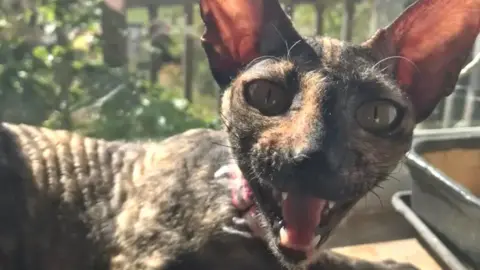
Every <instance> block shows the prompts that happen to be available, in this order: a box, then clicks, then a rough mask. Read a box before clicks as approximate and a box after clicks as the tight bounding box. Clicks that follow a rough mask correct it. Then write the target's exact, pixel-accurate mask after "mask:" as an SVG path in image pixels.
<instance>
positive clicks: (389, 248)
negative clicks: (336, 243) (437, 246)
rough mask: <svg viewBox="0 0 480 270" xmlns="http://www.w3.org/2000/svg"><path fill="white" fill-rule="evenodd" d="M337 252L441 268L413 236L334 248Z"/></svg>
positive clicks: (431, 269)
mask: <svg viewBox="0 0 480 270" xmlns="http://www.w3.org/2000/svg"><path fill="white" fill-rule="evenodd" d="M333 251H336V252H338V253H341V254H344V255H347V256H351V257H356V258H361V259H365V260H369V261H382V260H387V259H392V260H395V261H398V262H409V263H411V264H413V265H415V266H417V267H418V268H420V269H421V270H442V268H441V267H440V266H439V265H438V264H437V263H436V262H435V260H434V259H433V258H432V257H431V256H430V255H429V254H428V252H427V251H426V250H425V249H424V248H423V247H422V245H421V244H420V243H419V242H418V241H417V240H416V239H414V238H412V239H405V240H397V241H390V242H381V243H372V244H363V245H356V246H347V247H340V248H334V249H333Z"/></svg>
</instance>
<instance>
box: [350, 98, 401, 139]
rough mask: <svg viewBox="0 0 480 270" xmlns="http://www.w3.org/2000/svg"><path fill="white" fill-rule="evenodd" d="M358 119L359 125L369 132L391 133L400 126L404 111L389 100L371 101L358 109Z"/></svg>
mask: <svg viewBox="0 0 480 270" xmlns="http://www.w3.org/2000/svg"><path fill="white" fill-rule="evenodd" d="M356 119H357V122H358V124H359V125H360V126H361V127H362V128H363V129H365V130H367V131H369V132H373V133H383V132H389V131H392V130H394V129H395V128H396V127H397V126H398V125H399V124H400V122H401V119H402V110H401V109H400V108H399V107H398V106H397V105H396V104H395V103H393V102H391V101H388V100H376V101H369V102H366V103H363V104H362V105H361V106H360V107H359V108H358V109H357V111H356Z"/></svg>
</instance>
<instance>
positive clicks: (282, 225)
mask: <svg viewBox="0 0 480 270" xmlns="http://www.w3.org/2000/svg"><path fill="white" fill-rule="evenodd" d="M458 2H459V1H454V0H450V1H448V0H423V1H418V2H417V3H415V4H413V5H412V6H411V7H410V8H409V9H407V10H406V11H405V12H404V13H403V14H402V15H401V16H400V17H399V18H398V19H397V20H396V21H395V22H394V23H393V24H391V25H390V26H388V27H387V28H385V29H381V30H379V32H377V33H376V34H375V35H374V36H373V37H372V38H371V39H369V40H368V41H366V42H365V43H364V44H362V45H353V44H347V43H344V42H341V41H337V40H334V39H329V38H322V39H320V40H319V41H315V40H313V39H306V38H302V37H300V36H299V35H298V33H297V32H296V31H295V29H294V28H293V25H292V23H291V21H290V20H289V19H288V17H287V16H286V15H285V13H284V12H283V10H282V9H281V7H280V4H279V3H278V2H277V1H275V0H217V1H215V0H201V1H200V11H201V15H202V20H203V21H204V23H205V28H206V32H205V34H204V36H203V38H202V43H203V46H204V49H205V52H206V55H207V58H208V61H209V65H210V68H211V70H212V75H213V77H214V78H215V79H216V81H217V83H218V84H219V85H220V86H221V88H222V89H224V95H223V104H222V116H223V120H224V123H225V130H224V131H217V130H209V129H194V130H190V131H187V132H184V133H182V134H178V135H175V136H172V137H171V138H168V139H166V140H163V141H161V142H155V141H145V142H123V141H105V140H101V139H95V138H88V137H83V136H81V135H79V134H76V133H72V132H67V131H62V130H50V129H46V128H39V127H32V126H28V125H15V124H10V123H2V125H1V127H0V181H1V188H0V198H1V202H0V216H1V217H2V219H1V220H2V222H1V223H0V269H2V270H3V269H6V270H9V269H28V270H37V269H38V270H47V269H48V270H56V269H72V270H75V269H79V270H80V269H82V270H83V269H96V270H97V269H98V270H106V269H112V270H118V269H122V270H133V269H136V270H139V269H142V270H154V269H155V270H160V269H161V270H184V269H213V270H220V269H231V270H240V269H251V270H263V269H272V270H293V269H310V270H320V269H328V270H336V269H352V270H355V269H378V270H382V269H383V270H386V269H399V270H400V269H416V268H415V267H414V266H412V265H410V264H408V263H406V264H402V263H395V262H393V261H385V262H378V263H377V262H368V261H364V260H360V259H354V258H349V257H346V256H343V255H340V254H336V253H333V252H331V251H327V250H323V249H322V243H323V242H324V241H325V240H326V239H327V238H328V235H329V234H330V233H331V231H332V230H333V228H334V227H335V225H336V224H337V223H338V222H339V221H340V219H341V218H342V217H343V216H344V215H345V213H346V212H347V211H348V210H349V209H350V208H351V207H352V205H353V204H354V203H355V202H356V201H357V200H358V199H359V198H361V197H362V196H363V195H365V194H366V193H367V192H368V191H369V190H370V189H371V188H372V187H374V186H375V185H377V184H378V183H379V182H381V181H383V180H384V179H385V177H387V176H388V174H389V173H390V172H391V170H392V169H393V168H394V167H395V166H396V165H397V163H398V162H399V160H400V159H401V158H402V157H403V155H404V153H405V152H406V151H408V149H409V147H410V142H411V137H412V130H413V128H414V126H415V124H416V123H418V122H420V121H422V120H424V119H425V118H426V117H427V116H428V115H429V113H430V112H431V111H432V110H433V108H434V107H435V105H436V104H437V103H438V102H439V101H440V100H441V99H442V98H443V97H444V96H446V95H448V94H449V93H450V92H451V91H452V90H453V86H454V85H455V81H456V80H457V77H458V73H459V72H460V69H461V67H462V65H463V64H464V62H465V61H466V59H467V57H468V54H469V52H470V50H471V48H472V46H473V43H474V41H475V38H476V36H477V35H478V33H479V32H480V16H479V15H480V14H479V12H480V1H478V0H475V1H461V3H458ZM419 33H420V34H422V35H423V37H421V36H420V34H419Z"/></svg>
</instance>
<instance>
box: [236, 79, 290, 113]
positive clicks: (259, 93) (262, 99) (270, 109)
mask: <svg viewBox="0 0 480 270" xmlns="http://www.w3.org/2000/svg"><path fill="white" fill-rule="evenodd" d="M244 95H245V100H246V102H247V103H248V104H249V105H250V106H252V107H253V108H255V109H257V110H258V111H259V112H260V113H261V114H263V115H266V116H275V115H279V114H282V113H284V112H285V111H286V110H287V109H288V107H289V106H290V103H291V96H290V95H289V94H288V92H287V91H286V89H285V88H284V87H283V86H282V85H280V84H278V83H275V82H272V81H268V80H255V81H252V82H250V83H248V84H247V85H246V87H245V92H244Z"/></svg>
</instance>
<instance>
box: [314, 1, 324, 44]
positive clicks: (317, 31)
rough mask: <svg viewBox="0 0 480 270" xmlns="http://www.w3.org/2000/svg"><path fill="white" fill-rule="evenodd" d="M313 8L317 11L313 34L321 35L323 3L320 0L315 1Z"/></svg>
mask: <svg viewBox="0 0 480 270" xmlns="http://www.w3.org/2000/svg"><path fill="white" fill-rule="evenodd" d="M315 10H316V13H317V21H316V28H315V35H317V36H321V35H322V34H323V14H324V12H325V3H324V2H323V1H322V0H317V1H315Z"/></svg>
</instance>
